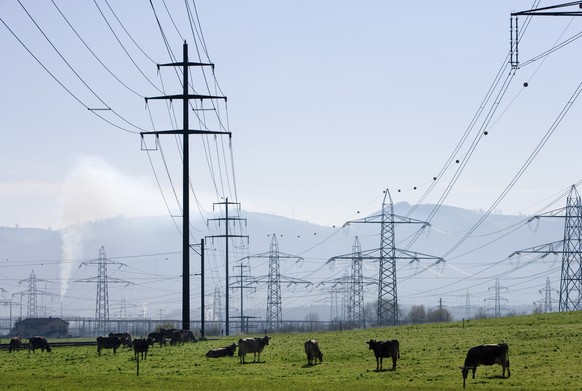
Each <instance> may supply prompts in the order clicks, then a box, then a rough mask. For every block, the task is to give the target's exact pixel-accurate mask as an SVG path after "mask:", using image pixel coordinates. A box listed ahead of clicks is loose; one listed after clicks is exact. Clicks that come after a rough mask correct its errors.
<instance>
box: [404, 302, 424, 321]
mask: <svg viewBox="0 0 582 391" xmlns="http://www.w3.org/2000/svg"><path fill="white" fill-rule="evenodd" d="M407 319H408V322H410V323H412V324H418V323H424V322H426V311H425V309H424V305H422V304H421V305H415V306H412V308H411V309H410V311H409V312H408V318H407Z"/></svg>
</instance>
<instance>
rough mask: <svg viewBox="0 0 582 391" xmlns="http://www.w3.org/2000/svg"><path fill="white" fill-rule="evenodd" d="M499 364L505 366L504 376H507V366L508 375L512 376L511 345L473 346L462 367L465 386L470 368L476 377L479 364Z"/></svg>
mask: <svg viewBox="0 0 582 391" xmlns="http://www.w3.org/2000/svg"><path fill="white" fill-rule="evenodd" d="M493 364H499V365H501V367H502V368H503V374H502V376H503V377H505V368H507V377H509V376H511V372H510V371H509V346H508V345H507V344H506V343H499V344H488V345H478V346H473V347H472V348H471V349H469V351H468V352H467V358H465V364H464V365H463V366H462V367H459V368H461V371H462V373H463V388H465V380H466V379H467V374H468V373H469V369H471V370H472V371H473V379H474V378H475V371H476V370H477V367H478V366H479V365H493Z"/></svg>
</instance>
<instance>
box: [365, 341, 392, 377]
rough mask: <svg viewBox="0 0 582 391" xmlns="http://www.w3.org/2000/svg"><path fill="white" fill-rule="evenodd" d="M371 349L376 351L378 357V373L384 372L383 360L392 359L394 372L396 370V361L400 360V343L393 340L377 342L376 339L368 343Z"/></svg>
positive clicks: (375, 354)
mask: <svg viewBox="0 0 582 391" xmlns="http://www.w3.org/2000/svg"><path fill="white" fill-rule="evenodd" d="M366 343H367V344H368V345H369V349H370V350H373V351H374V356H376V371H381V370H382V359H383V358H384V357H386V358H388V357H392V370H393V371H395V370H396V359H399V358H400V343H399V342H398V341H397V340H395V339H393V340H392V341H376V340H374V339H371V340H369V341H368V342H366Z"/></svg>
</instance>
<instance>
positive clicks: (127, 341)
mask: <svg viewBox="0 0 582 391" xmlns="http://www.w3.org/2000/svg"><path fill="white" fill-rule="evenodd" d="M109 336H110V337H117V338H119V340H120V341H121V344H122V345H123V347H124V348H131V347H132V342H131V334H130V333H128V332H123V333H109Z"/></svg>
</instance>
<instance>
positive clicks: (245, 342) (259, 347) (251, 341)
mask: <svg viewBox="0 0 582 391" xmlns="http://www.w3.org/2000/svg"><path fill="white" fill-rule="evenodd" d="M270 339H271V337H269V336H267V335H265V336H264V337H255V338H241V339H239V340H238V357H239V359H240V362H241V364H244V363H245V355H246V354H247V353H253V362H255V361H256V360H257V354H258V361H261V352H262V351H263V349H264V348H265V346H266V345H268V344H269V340H270Z"/></svg>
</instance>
